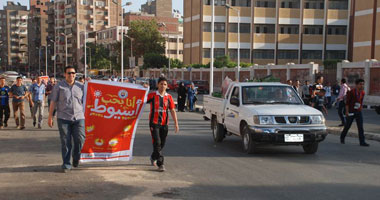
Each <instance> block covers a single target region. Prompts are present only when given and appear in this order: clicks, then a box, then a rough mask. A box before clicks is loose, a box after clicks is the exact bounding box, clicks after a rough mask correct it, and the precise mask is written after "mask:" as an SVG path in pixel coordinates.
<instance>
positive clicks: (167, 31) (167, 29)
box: [158, 22, 170, 79]
mask: <svg viewBox="0 0 380 200" xmlns="http://www.w3.org/2000/svg"><path fill="white" fill-rule="evenodd" d="M158 25H159V26H160V27H164V28H165V29H166V33H167V35H168V39H167V42H168V47H167V49H166V53H167V54H168V58H169V63H168V79H170V51H169V42H170V40H169V28H168V27H167V26H166V24H165V23H164V22H162V23H159V24H158Z"/></svg>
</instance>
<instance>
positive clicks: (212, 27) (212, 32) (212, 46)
mask: <svg viewBox="0 0 380 200" xmlns="http://www.w3.org/2000/svg"><path fill="white" fill-rule="evenodd" d="M211 7H212V11H211V12H212V14H211V47H210V51H211V52H210V53H211V55H210V57H211V62H210V83H209V84H210V88H209V91H210V95H212V93H213V91H214V25H215V3H214V0H211Z"/></svg>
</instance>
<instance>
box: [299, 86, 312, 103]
mask: <svg viewBox="0 0 380 200" xmlns="http://www.w3.org/2000/svg"><path fill="white" fill-rule="evenodd" d="M309 88H310V82H309V81H305V84H304V85H303V86H302V92H301V96H302V99H303V102H304V103H305V104H306V105H310V97H311V96H310V89H309Z"/></svg>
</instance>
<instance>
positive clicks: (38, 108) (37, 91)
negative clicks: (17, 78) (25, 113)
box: [29, 76, 46, 129]
mask: <svg viewBox="0 0 380 200" xmlns="http://www.w3.org/2000/svg"><path fill="white" fill-rule="evenodd" d="M36 80H37V82H36V83H35V84H33V85H32V86H30V89H29V92H30V94H31V95H32V106H33V127H36V122H37V112H38V128H39V129H41V128H42V119H43V116H44V108H45V91H46V86H45V84H43V83H42V78H41V76H38V77H37V78H36Z"/></svg>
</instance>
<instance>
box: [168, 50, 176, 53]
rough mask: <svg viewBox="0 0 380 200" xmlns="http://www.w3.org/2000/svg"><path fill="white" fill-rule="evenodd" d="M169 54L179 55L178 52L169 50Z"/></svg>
mask: <svg viewBox="0 0 380 200" xmlns="http://www.w3.org/2000/svg"><path fill="white" fill-rule="evenodd" d="M169 54H177V50H169Z"/></svg>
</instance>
